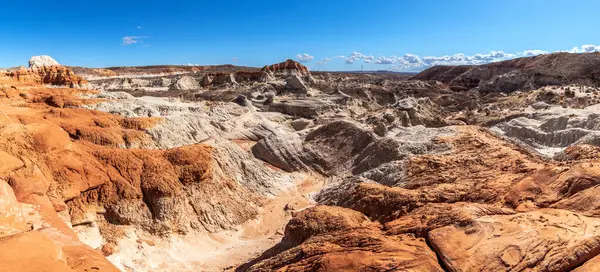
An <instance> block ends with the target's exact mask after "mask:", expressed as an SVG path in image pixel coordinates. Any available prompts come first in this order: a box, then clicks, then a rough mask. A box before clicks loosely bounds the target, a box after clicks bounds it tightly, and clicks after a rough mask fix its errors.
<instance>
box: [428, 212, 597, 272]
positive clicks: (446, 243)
mask: <svg viewBox="0 0 600 272" xmlns="http://www.w3.org/2000/svg"><path fill="white" fill-rule="evenodd" d="M599 224H600V220H598V219H595V218H589V217H585V216H582V215H579V214H576V213H572V212H567V211H563V210H552V209H542V210H539V211H532V212H527V213H522V214H516V215H495V216H486V217H481V218H479V219H475V220H474V221H471V222H466V223H464V224H453V225H450V226H447V227H443V228H439V229H435V230H433V231H431V232H430V233H429V239H430V241H431V243H432V245H433V247H434V248H435V249H436V251H437V252H439V253H440V259H441V260H442V261H443V262H444V263H445V265H446V267H448V268H449V269H450V270H451V271H485V270H490V271H498V270H511V271H522V270H526V269H532V268H533V269H534V270H536V271H569V270H571V269H573V268H575V267H577V266H579V265H581V264H582V263H584V262H585V261H586V260H588V259H591V258H592V257H593V256H596V255H598V254H599V253H600V236H599V233H598V231H597V229H598V227H597V226H598V225H599ZM524 233H528V234H527V235H523V234H524Z"/></svg>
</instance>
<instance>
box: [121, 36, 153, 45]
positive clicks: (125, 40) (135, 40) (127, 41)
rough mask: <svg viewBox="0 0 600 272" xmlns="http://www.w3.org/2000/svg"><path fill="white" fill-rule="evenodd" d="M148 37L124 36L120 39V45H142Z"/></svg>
mask: <svg viewBox="0 0 600 272" xmlns="http://www.w3.org/2000/svg"><path fill="white" fill-rule="evenodd" d="M147 38H149V37H146V36H125V37H123V38H121V40H122V41H123V43H122V45H130V44H136V43H143V42H144V39H147Z"/></svg>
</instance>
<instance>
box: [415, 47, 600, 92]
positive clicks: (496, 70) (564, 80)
mask: <svg viewBox="0 0 600 272" xmlns="http://www.w3.org/2000/svg"><path fill="white" fill-rule="evenodd" d="M412 79H414V80H437V81H440V82H442V83H445V84H447V85H449V86H450V88H452V89H453V90H456V91H464V90H470V89H477V90H478V91H480V92H484V93H486V92H513V91H518V90H533V89H537V88H540V87H542V86H548V85H564V84H585V85H591V86H600V53H581V54H573V53H554V54H547V55H538V56H534V57H526V58H518V59H512V60H506V61H501V62H494V63H489V64H484V65H479V66H477V65H460V66H434V67H431V68H429V69H426V70H424V71H423V72H421V73H419V74H417V75H415V76H414V77H412Z"/></svg>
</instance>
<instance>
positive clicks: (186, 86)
mask: <svg viewBox="0 0 600 272" xmlns="http://www.w3.org/2000/svg"><path fill="white" fill-rule="evenodd" d="M169 89H171V90H176V91H191V90H198V89H200V84H199V83H198V82H197V81H196V79H194V78H193V77H190V76H183V77H181V78H180V79H178V80H177V81H175V82H174V83H173V85H171V86H170V87H169Z"/></svg>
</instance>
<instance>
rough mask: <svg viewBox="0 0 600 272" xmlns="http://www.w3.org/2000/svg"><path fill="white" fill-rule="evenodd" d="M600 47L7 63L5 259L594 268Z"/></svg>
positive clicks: (16, 266) (3, 90)
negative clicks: (466, 62) (271, 60)
mask: <svg viewBox="0 0 600 272" xmlns="http://www.w3.org/2000/svg"><path fill="white" fill-rule="evenodd" d="M598 67H600V53H585V54H570V53H556V54H548V55H540V56H535V57H527V58H520V59H515V60H509V61H503V62H498V63H491V64H486V65H481V66H439V67H438V66H436V67H432V68H430V69H427V70H425V71H423V72H422V73H419V74H417V75H409V74H391V73H390V74H387V73H372V74H370V73H350V72H331V73H328V72H310V71H309V70H308V69H307V68H306V67H304V66H303V65H302V64H300V63H297V62H295V61H292V60H287V61H285V62H282V63H278V64H273V65H268V66H265V67H263V68H254V67H238V66H231V65H221V66H147V67H114V68H98V69H92V68H83V67H68V66H62V65H60V64H58V62H56V61H54V60H52V59H51V58H49V57H45V56H44V57H33V58H32V59H31V60H30V67H29V68H24V67H17V68H10V69H0V162H1V163H0V249H2V250H0V271H136V272H138V271H597V270H598V269H599V268H598V267H600V194H599V193H600V186H599V185H600V168H599V167H600V147H599V146H600V122H599V121H600V68H598Z"/></svg>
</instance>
